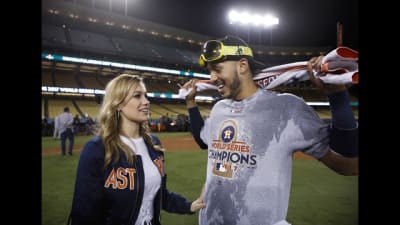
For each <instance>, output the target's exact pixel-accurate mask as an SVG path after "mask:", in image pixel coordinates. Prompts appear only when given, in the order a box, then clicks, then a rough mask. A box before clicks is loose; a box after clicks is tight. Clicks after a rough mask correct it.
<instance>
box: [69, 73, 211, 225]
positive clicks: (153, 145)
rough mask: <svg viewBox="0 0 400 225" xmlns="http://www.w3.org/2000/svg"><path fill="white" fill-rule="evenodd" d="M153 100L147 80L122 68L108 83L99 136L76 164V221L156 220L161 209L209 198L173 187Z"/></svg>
mask: <svg viewBox="0 0 400 225" xmlns="http://www.w3.org/2000/svg"><path fill="white" fill-rule="evenodd" d="M149 107H150V102H149V100H148V99H147V96H146V86H145V84H144V82H143V80H142V79H141V78H140V77H138V76H135V75H128V74H122V75H119V76H117V77H115V78H114V79H113V80H111V81H110V82H109V83H108V84H107V87H106V93H105V96H104V99H103V102H102V106H101V110H100V114H99V121H100V129H99V131H98V136H95V137H94V138H92V139H91V140H89V141H88V142H87V143H86V144H85V146H84V148H83V151H82V153H81V156H80V161H79V165H78V169H77V176H76V183H75V190H74V196H73V204H72V211H71V217H70V219H71V221H72V224H73V225H79V224H85V225H88V224H96V225H101V224H131V225H150V224H151V225H157V224H161V222H160V210H161V209H164V210H166V211H167V212H171V213H178V214H193V213H194V212H196V211H198V210H199V209H200V208H204V207H205V204H204V203H203V201H202V200H201V199H200V198H198V199H197V200H195V201H193V202H189V201H188V200H186V199H185V198H184V197H183V196H181V195H179V194H176V193H173V192H169V191H168V190H167V187H166V179H167V176H166V174H165V170H164V153H163V148H162V146H161V143H160V140H159V139H158V138H157V137H156V136H154V135H152V134H150V133H149V127H148V121H147V120H148V118H149V116H148V115H149V112H150V111H149Z"/></svg>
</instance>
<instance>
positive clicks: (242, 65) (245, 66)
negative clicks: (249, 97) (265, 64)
mask: <svg viewBox="0 0 400 225" xmlns="http://www.w3.org/2000/svg"><path fill="white" fill-rule="evenodd" d="M238 67H239V72H240V73H242V74H243V73H247V72H248V71H250V65H249V61H248V60H247V59H246V58H241V59H240V60H239V61H238Z"/></svg>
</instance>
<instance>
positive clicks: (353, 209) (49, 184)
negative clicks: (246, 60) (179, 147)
mask: <svg viewBox="0 0 400 225" xmlns="http://www.w3.org/2000/svg"><path fill="white" fill-rule="evenodd" d="M157 135H158V136H159V137H160V138H167V137H174V136H180V135H181V136H185V135H187V134H186V133H160V134H157ZM78 138H82V140H87V139H88V138H89V137H78ZM44 139H46V138H44ZM50 139H51V138H50ZM49 142H50V144H49ZM56 143H57V144H56V145H55V146H56V147H58V146H59V142H56ZM51 145H52V143H51V141H46V140H43V141H42V147H43V148H46V147H49V146H51ZM206 157H207V152H206V151H200V150H199V151H194V152H180V151H176V152H175V151H171V152H166V156H165V159H166V171H167V174H168V189H169V190H170V191H173V192H177V193H180V194H182V195H184V196H186V197H187V198H188V199H191V200H193V199H195V198H197V196H198V194H199V193H200V190H201V187H202V184H203V182H204V179H205V167H206ZM78 160H79V152H76V154H74V155H73V156H72V157H69V156H67V157H62V156H60V155H58V154H57V155H45V156H43V157H42V224H43V225H65V224H66V219H67V217H68V213H69V210H70V208H71V202H72V194H73V186H74V179H75V173H76V166H77V163H78ZM287 220H288V222H289V223H292V224H293V225H337V224H340V225H355V224H358V177H345V176H341V175H338V174H336V173H334V172H332V171H331V170H329V169H328V168H326V167H325V166H324V165H322V164H321V163H320V162H318V161H310V160H295V161H294V162H293V179H292V193H291V198H290V204H289V210H288V217H287ZM197 221H198V218H197V213H196V214H195V215H177V214H169V213H166V212H164V211H163V212H162V224H163V225H197V224H198V223H197Z"/></svg>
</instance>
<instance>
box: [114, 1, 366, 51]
mask: <svg viewBox="0 0 400 225" xmlns="http://www.w3.org/2000/svg"><path fill="white" fill-rule="evenodd" d="M114 1H118V0H114ZM119 1H121V0H119ZM128 1H129V2H128V14H129V15H130V16H134V17H137V18H140V19H145V20H149V21H152V22H156V23H161V24H165V25H169V26H173V27H177V28H182V29H185V30H189V31H193V32H197V33H201V34H205V35H210V36H213V37H217V38H218V37H222V36H224V35H226V34H237V35H239V36H241V37H242V38H243V39H245V40H248V42H254V43H260V41H261V43H263V44H266V45H269V44H272V45H274V46H288V47H290V46H292V47H293V46H296V47H301V46H336V23H337V22H338V21H340V22H341V23H342V24H343V44H344V45H345V46H348V47H351V48H354V49H357V48H358V22H359V17H358V8H359V6H358V0H264V1H259V0H247V1H246V0H241V1H235V0H212V1H211V0H203V1H191V0H128ZM231 8H236V9H239V10H240V9H248V10H251V11H255V12H259V13H262V12H265V11H269V10H271V11H273V12H274V14H275V16H277V17H278V18H279V25H277V26H276V27H275V28H273V30H272V43H271V33H270V32H271V31H270V30H268V29H264V30H262V31H261V32H260V29H257V30H256V28H251V29H249V28H248V27H243V26H242V27H238V26H233V25H230V24H229V23H228V20H227V12H228V10H229V9H231Z"/></svg>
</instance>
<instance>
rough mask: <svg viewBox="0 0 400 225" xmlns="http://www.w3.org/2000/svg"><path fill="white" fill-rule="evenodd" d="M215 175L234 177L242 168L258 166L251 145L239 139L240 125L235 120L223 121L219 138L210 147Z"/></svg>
mask: <svg viewBox="0 0 400 225" xmlns="http://www.w3.org/2000/svg"><path fill="white" fill-rule="evenodd" d="M209 158H211V159H212V167H213V168H212V172H213V174H214V175H217V176H221V177H225V178H234V176H235V174H236V173H237V172H238V170H239V169H240V168H251V167H255V166H256V155H252V154H251V149H250V146H249V145H248V144H247V143H246V142H245V141H241V140H238V126H237V122H236V121H234V120H227V121H225V122H224V123H222V125H221V127H220V129H219V131H218V138H217V139H215V140H213V141H212V146H211V148H210V149H209Z"/></svg>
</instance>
